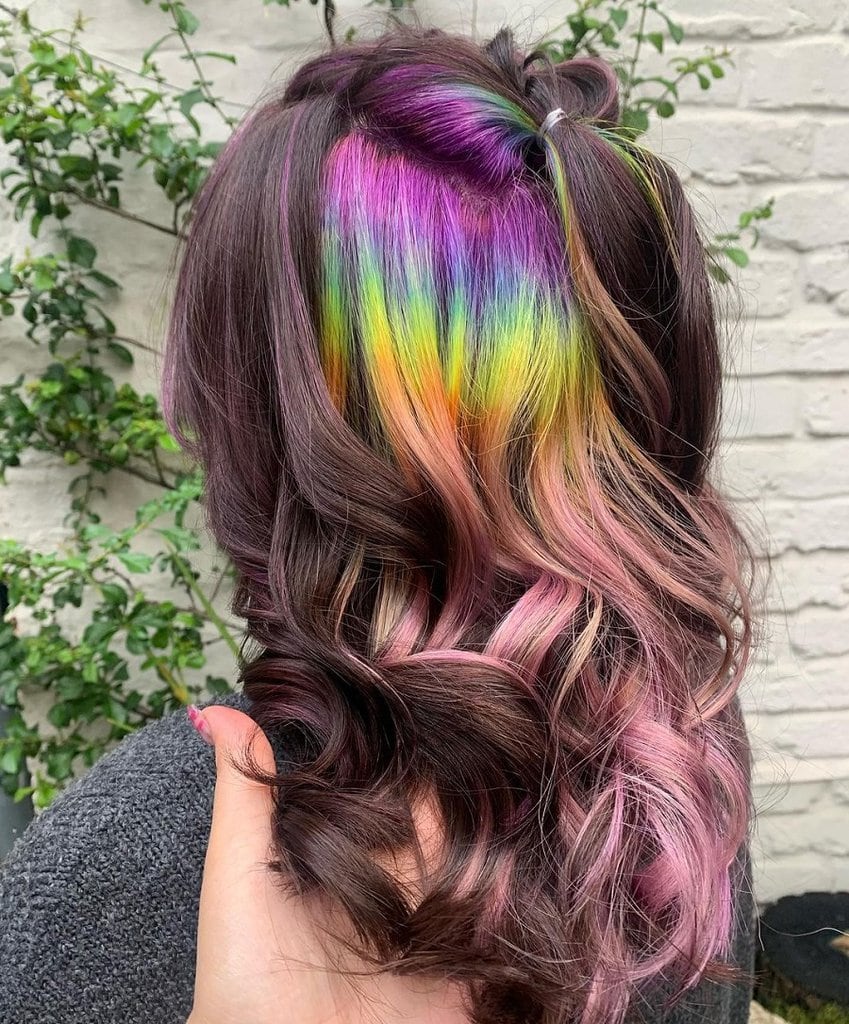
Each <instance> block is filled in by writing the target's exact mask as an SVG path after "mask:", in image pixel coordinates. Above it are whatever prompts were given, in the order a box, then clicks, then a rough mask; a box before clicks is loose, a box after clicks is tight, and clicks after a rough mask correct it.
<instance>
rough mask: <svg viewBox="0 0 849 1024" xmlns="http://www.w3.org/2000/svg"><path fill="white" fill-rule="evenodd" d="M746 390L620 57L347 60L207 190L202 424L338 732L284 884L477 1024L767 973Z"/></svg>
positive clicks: (284, 657) (273, 686)
mask: <svg viewBox="0 0 849 1024" xmlns="http://www.w3.org/2000/svg"><path fill="white" fill-rule="evenodd" d="M552 110H559V111H562V116H561V115H558V116H557V117H556V118H551V119H549V122H548V123H547V125H546V130H545V131H544V132H541V131H540V129H541V126H542V125H543V124H544V123H545V122H546V116H547V114H549V112H550V111H552ZM720 384H721V371H720V352H719V343H718V339H717V327H716V322H715V316H714V311H713V308H712V302H711V294H710V288H709V283H708V275H707V272H706V255H705V248H704V245H703V243H702V240H701V238H700V236H699V232H698V229H697V225H696V223H695V220H694V216H693V213H692V211H691V208H690V206H689V204H688V202H687V200H686V198H685V196H684V194H683V192H682V188H681V185H680V182H679V180H678V178H677V177H676V175H675V174H674V172H673V171H672V170H671V168H670V167H669V166H668V165H667V164H665V163H664V162H663V161H662V160H661V159H659V158H658V157H657V156H655V155H653V154H652V153H651V152H650V151H649V150H648V149H646V148H645V147H644V146H643V145H642V144H641V143H639V142H638V140H637V139H636V138H635V137H634V134H633V133H631V132H628V131H627V130H626V129H624V128H623V127H622V126H621V125H620V124H619V113H618V95H617V82H616V77H615V74H614V73H613V71H612V70H611V69H610V68H609V67H608V66H607V65H605V64H604V63H602V62H600V61H597V60H594V59H574V60H571V61H568V62H566V63H565V64H560V65H553V64H552V63H551V62H549V61H548V60H547V59H546V58H545V57H544V55H543V54H541V53H533V54H531V55H529V56H528V57H523V55H521V54H519V53H518V52H517V51H516V48H515V44H514V41H513V39H512V37H511V35H510V34H509V33H508V32H507V31H501V32H499V33H498V35H497V36H496V37H495V38H494V39H493V40H492V41H491V42H490V43H489V44H487V45H486V46H483V47H481V46H478V45H476V44H475V43H473V42H472V41H471V40H468V39H464V38H459V37H456V36H451V35H447V34H445V33H443V32H439V31H435V30H430V31H423V30H419V29H415V30H414V29H399V30H396V31H393V32H392V33H390V34H388V35H385V36H383V37H381V38H379V39H377V40H376V41H373V42H368V43H349V44H346V45H344V46H340V47H338V48H336V49H334V50H332V51H330V52H329V53H326V54H324V55H322V56H319V57H316V58H314V59H312V60H310V61H309V62H308V63H307V64H305V65H304V66H303V67H302V68H300V69H299V70H298V71H297V72H296V73H295V75H294V76H293V78H292V79H291V81H290V82H289V84H288V86H287V88H286V90H285V92H284V93H283V94H282V96H280V97H279V98H273V99H271V100H269V101H267V102H266V103H264V104H263V105H262V106H260V107H259V108H258V109H257V110H255V111H254V112H253V113H251V114H250V115H249V117H248V118H247V119H246V121H245V122H244V123H243V124H242V126H241V127H240V128H239V129H238V130H237V132H236V133H235V135H234V136H233V138H232V139H231V141H230V142H229V143H228V145H227V146H226V147H225V148H224V150H223V152H222V153H221V155H220V157H219V158H218V160H217V162H216V164H215V166H214V167H213V169H212V172H211V174H210V176H209V178H208V180H207V182H206V183H205V185H204V187H203V188H202V190H201V192H200V194H199V196H198V199H197V201H196V205H195V209H194V213H193V217H192V221H191V227H190V232H189V237H188V242H187V246H186V252H185V256H184V259H183V262H182V265H181V269H180V274H179V281H178V288H177V295H176V301H175V305H174V311H173V318H172V323H171V331H170V338H169V345H168V351H167V357H166V367H165V375H164V393H165V402H166V406H167V415H168V418H169V423H170V424H171V427H172V429H173V430H174V431H175V432H176V433H177V434H178V435H179V436H180V438H181V439H182V442H183V444H184V445H185V447H186V448H187V449H188V450H189V451H190V452H192V453H193V454H194V455H195V456H196V457H197V458H198V460H199V461H200V463H201V465H202V466H203V468H204V470H205V473H206V505H207V512H208V517H209V522H210V526H211V529H212V531H213V533H214V536H215V538H216V539H217V541H218V543H219V544H220V545H221V547H222V548H223V549H224V551H226V552H227V554H228V555H229V556H230V558H231V559H232V562H233V564H234V566H235V568H236V571H237V586H236V592H235V597H234V603H233V608H234V611H235V613H237V614H238V615H239V616H241V617H243V618H244V620H245V622H246V624H247V632H248V634H249V636H250V638H251V641H252V642H253V646H254V651H253V653H252V654H251V656H250V657H248V658H247V659H246V660H245V663H244V665H243V668H242V680H243V683H244V690H245V693H246V694H247V696H248V697H249V698H250V699H251V701H252V702H253V707H252V714H253V716H254V717H255V718H256V720H257V721H258V722H259V723H260V724H261V725H262V726H263V727H265V728H266V729H267V730H270V731H273V730H276V729H280V730H285V731H286V732H287V735H289V736H290V737H292V738H293V739H295V738H297V739H298V744H297V750H298V755H297V757H296V759H295V763H294V764H293V765H292V766H291V769H290V770H286V771H285V772H282V773H281V774H280V775H279V776H277V777H274V778H269V777H264V776H262V775H261V773H259V774H256V777H258V778H261V779H264V781H266V782H269V783H271V784H273V786H274V792H275V813H274V819H273V833H274V842H275V857H276V860H275V862H274V866H275V867H276V868H277V869H278V870H279V871H280V872H281V875H282V877H283V879H284V880H285V883H286V884H287V885H288V886H289V887H290V888H291V889H292V890H294V891H296V892H299V893H302V894H308V893H311V892H317V893H323V894H326V896H327V897H328V898H329V899H330V900H331V901H332V902H333V903H334V904H335V905H337V906H339V907H340V908H342V909H343V910H344V911H345V913H346V914H347V915H348V916H349V918H350V920H351V922H352V924H353V926H354V930H355V933H356V935H357V937H358V940H359V943H358V945H357V949H358V951H359V952H360V954H361V955H362V956H363V957H364V958H366V959H367V960H370V961H371V962H373V963H374V964H376V965H378V966H379V967H382V968H385V969H390V968H391V969H392V970H394V971H397V972H400V973H408V974H412V973H428V974H434V975H444V976H446V977H451V978H452V979H454V980H456V981H460V982H463V983H465V984H466V985H467V986H468V991H469V1000H470V1002H469V1006H470V1014H471V1016H472V1019H473V1020H474V1021H475V1022H476V1024H505V1022H511V1024H512V1022H516V1024H519V1022H521V1024H531V1022H540V1024H572V1022H580V1024H619V1022H621V1021H624V1020H625V1019H626V1017H627V1015H628V1012H629V1008H631V1009H633V1008H634V1007H635V1006H636V1004H637V1001H638V997H639V996H642V995H645V994H646V993H650V992H652V991H654V990H655V989H656V988H657V987H658V986H660V987H662V988H663V991H664V992H666V993H667V994H668V995H670V996H671V997H672V998H673V999H674V998H675V997H677V996H679V995H680V994H681V993H682V992H684V991H685V990H686V989H687V988H690V987H692V986H694V985H696V984H697V983H699V982H700V981H702V980H704V979H707V980H708V981H710V980H711V979H714V980H717V981H722V980H728V979H733V978H734V977H735V976H738V975H739V971H737V972H736V974H735V964H734V962H733V958H732V956H731V946H730V942H731V938H732V934H733V930H734V920H733V918H734V900H735V892H736V888H737V887H738V886H739V885H740V878H739V877H738V874H739V865H740V852H741V850H744V849H745V844H746V839H747V829H748V826H749V821H750V797H749V750H748V745H747V742H746V736H745V731H744V729H743V725H742V722H741V719H740V713H739V707H738V703H737V698H736V693H737V689H738V686H739V683H740V680H741V678H742V674H743V672H744V669H745V666H746V661H747V657H748V652H749V648H750V644H751V629H752V626H751V608H750V605H751V597H750V592H751V565H752V560H751V556H750V554H749V551H748V548H747V545H746V542H745V540H744V538H743V536H742V534H741V532H740V530H739V529H738V527H737V525H736V524H735V522H734V520H733V518H732V515H731V513H730V511H729V508H728V507H727V505H726V503H725V502H724V501H723V499H722V497H721V495H720V494H719V493H718V492H717V490H716V489H715V487H714V486H713V484H712V483H711V480H710V472H709V470H710V468H711V465H712V458H713V454H714V449H715V445H716V440H717V429H718V409H719V398H720ZM425 799H427V800H431V801H432V802H433V806H434V807H435V808H436V809H437V814H438V818H439V821H440V825H441V829H442V835H443V850H442V853H441V856H440V857H439V858H438V859H437V861H433V860H431V861H428V859H427V858H426V857H425V856H424V852H423V851H422V850H420V849H419V847H418V845H417V844H418V842H419V838H420V837H419V836H417V833H416V829H415V827H414V821H413V808H414V805H416V804H417V803H419V802H420V801H422V800H425ZM404 850H409V851H412V854H413V855H414V856H416V857H417V858H418V863H419V866H420V869H421V875H422V879H421V886H420V891H419V893H418V896H417V897H416V898H413V896H412V894H411V893H410V891H409V890H407V889H406V888H405V887H403V886H402V885H401V884H400V882H399V881H398V880H397V879H396V878H394V877H393V876H392V874H391V873H390V872H389V871H388V870H387V869H386V868H385V867H384V866H383V864H382V860H381V858H384V857H385V856H386V855H388V854H392V853H397V852H401V851H404Z"/></svg>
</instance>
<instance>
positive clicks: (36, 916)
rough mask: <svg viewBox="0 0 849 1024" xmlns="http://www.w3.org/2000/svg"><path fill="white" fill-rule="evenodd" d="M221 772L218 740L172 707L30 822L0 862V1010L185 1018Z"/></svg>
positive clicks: (239, 699)
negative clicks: (210, 741) (211, 742)
mask: <svg viewBox="0 0 849 1024" xmlns="http://www.w3.org/2000/svg"><path fill="white" fill-rule="evenodd" d="M214 703H224V704H229V705H231V706H236V707H239V708H241V709H242V710H246V711H247V710H249V704H248V702H247V700H246V699H245V698H244V697H243V696H242V695H240V694H228V695H226V696H225V697H221V698H218V699H216V700H215V701H214ZM214 785H215V759H214V753H213V751H212V750H211V748H210V747H209V746H208V745H207V744H206V743H205V742H204V741H203V739H202V738H201V737H200V736H199V735H198V733H197V732H196V731H195V729H194V728H193V726H192V725H191V723H190V722H189V720H188V717H187V715H186V714H185V712H183V711H180V712H175V713H173V714H170V715H167V716H166V717H164V718H162V719H159V720H157V721H155V722H152V723H150V724H149V725H147V726H145V727H144V728H143V729H140V730H139V731H137V732H135V733H133V734H132V735H130V736H128V737H127V738H126V739H125V740H123V741H122V742H121V743H120V744H119V745H118V746H117V747H116V748H115V749H114V750H112V751H111V752H110V753H108V754H106V755H105V756H104V757H102V758H101V759H100V760H99V761H98V762H97V763H96V764H95V765H94V766H93V767H92V768H91V770H90V771H89V772H88V773H87V774H86V775H84V776H83V777H81V778H79V779H76V780H75V781H73V782H72V783H71V784H70V785H69V786H68V787H67V789H66V790H65V791H64V792H63V793H62V794H60V796H59V797H57V799H56V800H55V801H54V802H53V804H52V805H51V806H50V807H49V808H48V809H47V810H46V811H44V812H43V813H42V814H41V815H40V816H39V817H38V818H36V819H35V820H34V821H33V822H32V823H31V824H30V825H29V827H28V828H27V829H26V831H25V832H24V834H23V835H22V836H21V837H20V838H19V839H18V841H17V843H16V844H15V845H14V847H13V848H12V850H11V851H10V853H9V855H8V857H7V858H6V860H5V862H4V863H3V865H2V866H0V974H2V976H3V979H4V980H3V985H2V986H0V1021H6V1020H9V1021H11V1020H14V1021H16V1022H17V1024H36V1022H41V1021H48V1020H61V1021H63V1022H65V1024H75V1022H77V1021H79V1022H83V1021H85V1022H86V1024H91V1021H94V1020H96V1021H98V1022H110V1021H113V1020H114V1021H119V1020H120V1021H122V1022H125V1024H130V1022H133V1021H135V1020H139V1021H141V1020H144V1021H145V1024H160V1022H165V1021H168V1022H171V1021H175V1022H176V1021H180V1022H182V1021H185V1018H186V1016H187V1014H188V1012H189V1010H190V1009H191V999H192V990H193V977H194V963H195V941H196V921H197V909H198V904H199V899H200V885H201V879H202V874H203V861H204V857H205V854H206V843H207V838H208V835H209V826H210V822H211V818H212V798H213V791H214Z"/></svg>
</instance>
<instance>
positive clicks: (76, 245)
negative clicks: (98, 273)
mask: <svg viewBox="0 0 849 1024" xmlns="http://www.w3.org/2000/svg"><path fill="white" fill-rule="evenodd" d="M96 258H97V249H95V247H94V246H93V245H92V244H91V242H89V240H88V239H87V238H80V237H79V235H71V237H70V238H69V239H68V259H69V260H70V261H71V263H76V264H77V265H78V266H80V267H86V268H89V269H90V268H91V267H92V266H93V265H94V261H95V259H96Z"/></svg>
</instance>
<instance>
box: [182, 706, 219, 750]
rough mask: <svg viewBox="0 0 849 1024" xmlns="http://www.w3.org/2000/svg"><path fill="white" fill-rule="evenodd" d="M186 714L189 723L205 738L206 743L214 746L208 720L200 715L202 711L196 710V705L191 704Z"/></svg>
mask: <svg viewBox="0 0 849 1024" xmlns="http://www.w3.org/2000/svg"><path fill="white" fill-rule="evenodd" d="M186 714H187V715H188V716H189V721H190V722H191V723H192V725H193V726H194V727H195V728H196V729H197V731H198V732H199V733H200V734H201V736H203V738H204V739H205V740H206V742H207V743H208V744H209V745H210V746H213V745H214V744H213V739H212V733H211V732H210V730H209V725H208V724H207V722H206V719H205V718H204V717H203V715H202V714H201V713H200V710H199V709H198V708H196V707H195V705H194V704H189V706H188V707H187V708H186Z"/></svg>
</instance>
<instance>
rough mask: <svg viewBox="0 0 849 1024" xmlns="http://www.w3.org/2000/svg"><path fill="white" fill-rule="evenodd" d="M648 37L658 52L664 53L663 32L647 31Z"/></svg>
mask: <svg viewBox="0 0 849 1024" xmlns="http://www.w3.org/2000/svg"><path fill="white" fill-rule="evenodd" d="M645 37H646V39H647V40H648V41H649V42H650V43H651V44H652V46H653V47H654V48H655V49H656V50H657V52H658V53H663V33H662V32H646V36H645Z"/></svg>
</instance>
